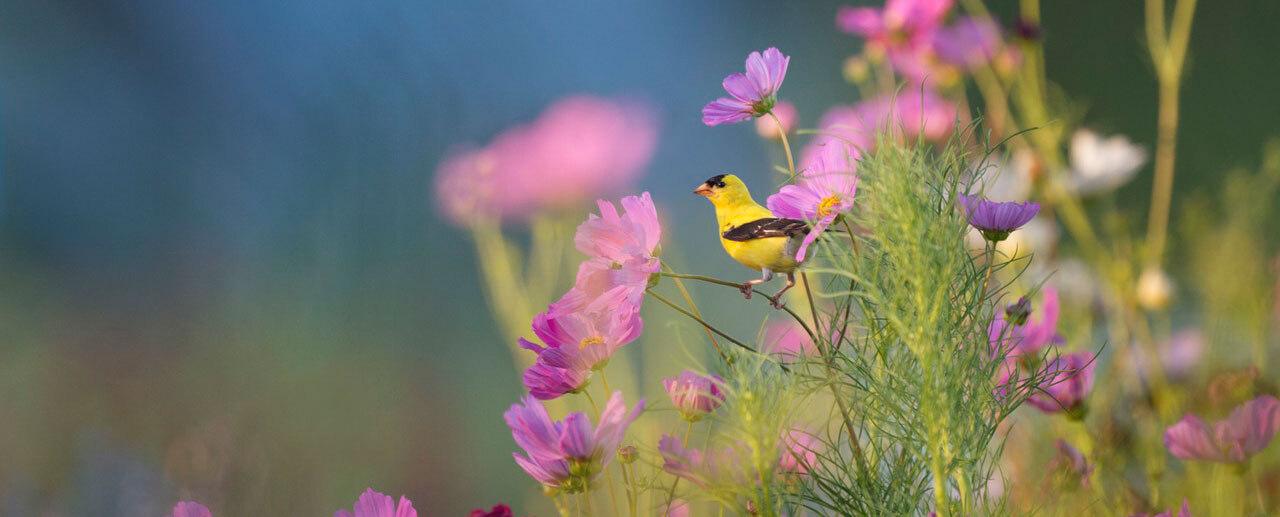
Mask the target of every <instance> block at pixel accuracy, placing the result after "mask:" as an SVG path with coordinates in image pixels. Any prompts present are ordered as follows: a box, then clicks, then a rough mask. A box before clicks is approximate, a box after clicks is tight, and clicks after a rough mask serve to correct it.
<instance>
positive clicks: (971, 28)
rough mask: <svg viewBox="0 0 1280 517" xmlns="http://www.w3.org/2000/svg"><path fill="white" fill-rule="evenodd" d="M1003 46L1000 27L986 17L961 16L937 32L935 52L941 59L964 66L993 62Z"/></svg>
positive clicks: (934, 35)
mask: <svg viewBox="0 0 1280 517" xmlns="http://www.w3.org/2000/svg"><path fill="white" fill-rule="evenodd" d="M1000 47H1001V41H1000V27H999V26H997V25H996V24H995V22H993V21H991V20H990V19H985V18H977V17H973V16H960V17H958V18H956V21H955V22H952V24H951V25H949V26H946V27H942V28H940V29H938V31H937V32H935V33H934V34H933V51H934V53H935V54H936V55H937V56H938V58H939V59H941V60H942V61H944V62H946V63H948V64H952V65H955V66H960V67H970V66H976V65H980V64H983V63H986V62H989V61H991V60H992V59H994V58H995V56H996V53H998V52H999V51H1000Z"/></svg>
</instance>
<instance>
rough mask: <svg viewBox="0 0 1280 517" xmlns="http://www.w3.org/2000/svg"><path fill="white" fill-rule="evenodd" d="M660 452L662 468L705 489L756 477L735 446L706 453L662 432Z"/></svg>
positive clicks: (659, 442) (659, 445)
mask: <svg viewBox="0 0 1280 517" xmlns="http://www.w3.org/2000/svg"><path fill="white" fill-rule="evenodd" d="M658 452H659V453H660V454H662V469H663V470H665V471H667V473H668V474H671V475H673V476H676V477H678V478H681V479H685V480H688V481H689V482H690V483H693V484H695V485H698V486H699V487H702V488H707V487H708V486H711V485H721V484H729V483H741V482H746V480H748V479H751V480H754V479H755V474H753V473H752V472H751V471H750V470H751V466H750V465H749V464H748V463H747V462H745V461H743V459H742V455H741V454H739V453H738V451H736V450H734V449H733V448H732V447H725V448H724V449H721V450H719V451H713V450H707V451H705V452H704V451H699V450H697V449H689V448H686V447H685V446H684V445H681V444H680V441H679V440H677V439H676V438H675V437H674V436H669V435H663V436H662V438H661V439H660V440H658Z"/></svg>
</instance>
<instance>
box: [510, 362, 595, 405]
mask: <svg viewBox="0 0 1280 517" xmlns="http://www.w3.org/2000/svg"><path fill="white" fill-rule="evenodd" d="M590 378H591V371H590V370H578V369H569V368H556V367H554V366H548V365H547V364H546V363H544V362H541V361H539V362H536V363H534V364H533V366H530V367H529V369H527V370H525V371H524V375H523V376H522V379H523V381H524V387H526V388H529V394H530V395H533V396H534V398H536V399H538V400H551V399H554V398H558V397H560V396H562V395H565V394H568V393H580V392H581V391H582V390H583V389H584V388H586V387H587V380H588V379H590Z"/></svg>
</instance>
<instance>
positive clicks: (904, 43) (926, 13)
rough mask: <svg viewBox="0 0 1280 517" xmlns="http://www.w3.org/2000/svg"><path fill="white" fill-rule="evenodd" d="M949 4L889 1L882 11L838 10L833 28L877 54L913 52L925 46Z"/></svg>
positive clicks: (923, 0) (942, 0)
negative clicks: (860, 39)
mask: <svg viewBox="0 0 1280 517" xmlns="http://www.w3.org/2000/svg"><path fill="white" fill-rule="evenodd" d="M951 4H952V0H889V1H888V2H885V5H884V8H876V7H841V8H840V10H839V11H837V12H836V26H837V27H839V28H840V30H843V31H845V32H848V33H850V34H854V35H858V36H862V37H864V38H866V39H867V44H868V45H870V46H872V47H873V48H875V49H877V50H882V51H887V52H895V51H903V52H905V51H913V50H915V49H917V48H919V47H921V46H924V45H928V44H929V42H930V40H931V39H932V37H933V32H934V31H935V30H936V29H937V28H938V25H939V24H941V23H942V17H943V16H944V15H946V13H947V10H948V9H950V8H951Z"/></svg>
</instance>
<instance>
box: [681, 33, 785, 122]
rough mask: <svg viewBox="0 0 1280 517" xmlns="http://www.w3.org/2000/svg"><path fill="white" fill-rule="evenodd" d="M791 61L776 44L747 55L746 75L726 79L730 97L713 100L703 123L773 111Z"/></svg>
mask: <svg viewBox="0 0 1280 517" xmlns="http://www.w3.org/2000/svg"><path fill="white" fill-rule="evenodd" d="M790 61H791V58H790V57H787V56H784V55H782V52H780V51H779V50H778V49H777V48H774V47H769V48H768V49H765V51H764V54H761V53H760V52H752V53H751V55H749V56H747V73H746V74H732V75H729V76H728V77H725V78H724V83H723V86H724V90H725V91H726V92H729V97H721V98H719V99H716V100H714V101H711V103H709V104H707V105H706V106H705V107H703V108H702V123H703V124H706V125H708V126H715V125H719V124H732V123H735V122H742V121H744V120H747V119H749V118H751V117H760V116H764V114H766V113H769V112H770V111H772V110H773V107H774V104H775V103H776V102H777V94H778V88H781V87H782V80H783V79H784V78H785V77H786V76H787V63H789V62H790Z"/></svg>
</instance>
